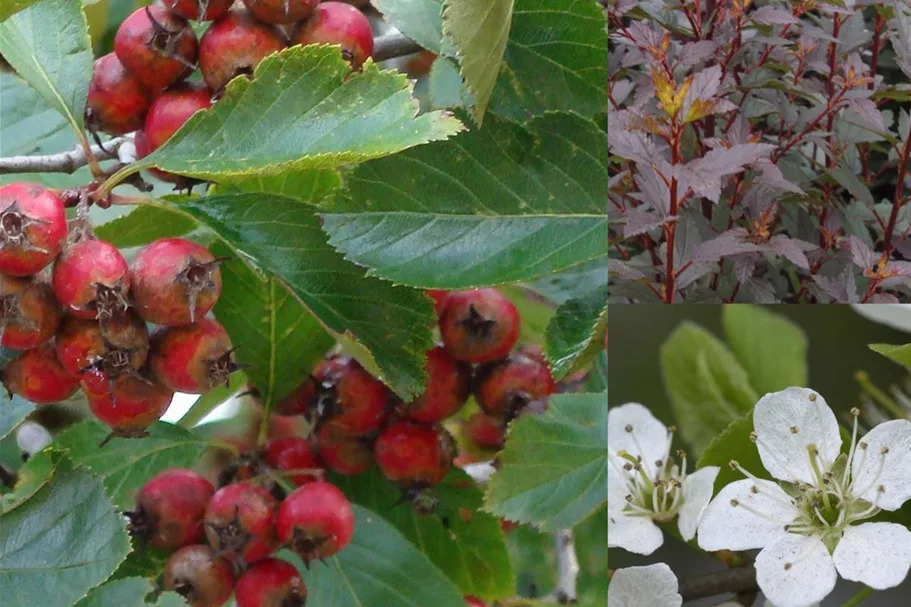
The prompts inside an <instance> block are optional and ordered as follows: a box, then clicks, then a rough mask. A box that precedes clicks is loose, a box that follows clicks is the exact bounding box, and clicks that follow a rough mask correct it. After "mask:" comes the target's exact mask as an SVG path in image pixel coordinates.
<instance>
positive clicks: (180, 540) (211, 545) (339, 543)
mask: <svg viewBox="0 0 911 607" xmlns="http://www.w3.org/2000/svg"><path fill="white" fill-rule="evenodd" d="M127 516H128V517H129V519H130V531H131V533H132V534H133V535H134V536H135V537H137V538H139V539H140V540H141V541H143V542H144V543H145V544H147V545H149V546H152V547H155V548H159V549H162V550H168V551H174V552H173V554H171V556H170V557H169V558H168V561H167V563H166V564H165V568H164V580H163V586H164V588H165V589H167V590H174V591H176V592H178V593H179V594H181V595H182V596H184V597H185V598H186V599H187V601H188V602H189V603H190V605H192V606H193V607H219V606H220V605H222V604H224V603H225V602H226V601H227V600H228V598H229V597H230V596H231V594H232V592H233V593H234V597H235V600H236V602H237V605H238V607H266V606H269V605H282V606H284V607H293V606H294V605H304V603H305V599H306V597H307V587H306V585H305V584H304V581H303V580H302V579H301V576H300V574H299V573H298V571H297V569H296V568H295V567H294V566H293V565H291V564H290V563H288V562H286V561H283V560H279V559H276V558H273V557H272V556H271V555H272V554H273V553H274V552H276V551H277V550H278V549H279V548H280V547H282V546H285V547H287V548H289V549H290V550H292V551H293V552H295V553H296V554H297V555H298V556H299V557H300V558H301V560H303V561H304V563H305V564H308V565H309V563H310V562H311V561H313V560H316V559H324V558H327V557H329V556H332V555H333V554H336V553H337V552H338V551H340V550H341V549H342V548H344V547H345V546H346V545H347V544H348V542H350V541H351V536H352V534H353V532H354V514H353V511H352V509H351V504H350V503H349V502H348V500H347V499H346V498H345V496H344V494H343V493H342V492H341V491H340V490H339V489H338V488H336V487H335V486H334V485H331V484H329V483H325V482H318V481H317V482H312V483H308V484H305V485H303V486H301V487H299V488H298V489H296V490H295V491H293V492H291V493H290V494H288V495H287V496H286V497H284V499H282V500H281V501H279V500H277V499H276V498H275V497H274V496H273V495H272V494H271V493H269V492H268V491H266V490H265V489H263V488H262V487H260V486H259V485H257V484H255V483H253V482H246V481H244V482H237V483H231V484H229V485H226V486H224V487H222V488H221V489H219V490H217V491H216V490H215V488H214V487H213V486H212V484H211V483H210V482H209V481H208V480H206V479H205V478H204V477H202V476H200V475H198V474H197V473H195V472H193V471H191V470H184V469H179V468H172V469H169V470H165V471H164V472H161V473H160V474H158V475H157V476H155V477H153V478H152V479H151V480H149V481H148V482H147V483H146V484H145V485H144V486H143V487H142V489H140V491H139V493H138V494H137V498H136V509H135V510H134V511H132V512H128V513H127ZM203 540H205V541H207V542H208V543H207V544H203V543H202V542H203Z"/></svg>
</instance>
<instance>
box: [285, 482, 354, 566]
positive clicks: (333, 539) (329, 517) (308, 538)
mask: <svg viewBox="0 0 911 607" xmlns="http://www.w3.org/2000/svg"><path fill="white" fill-rule="evenodd" d="M276 533H277V534H278V540H279V541H280V542H281V543H282V544H285V545H287V546H288V547H289V548H290V549H291V550H292V551H293V552H294V553H295V554H297V556H299V557H300V558H301V560H303V561H304V563H308V564H309V563H310V561H313V560H315V559H324V558H327V557H330V556H332V555H333V554H335V553H337V552H338V551H339V550H341V549H342V548H344V547H345V546H347V545H348V542H350V541H351V535H352V534H353V533H354V512H353V510H352V509H351V504H350V502H348V498H346V497H345V494H344V493H342V492H341V491H340V490H339V489H338V487H336V486H335V485H332V484H330V483H324V482H317V483H309V484H306V485H304V486H302V487H298V488H297V489H295V490H294V491H293V492H291V493H290V494H289V495H288V497H286V498H285V500H284V501H283V502H282V503H281V506H279V509H278V519H277V523H276Z"/></svg>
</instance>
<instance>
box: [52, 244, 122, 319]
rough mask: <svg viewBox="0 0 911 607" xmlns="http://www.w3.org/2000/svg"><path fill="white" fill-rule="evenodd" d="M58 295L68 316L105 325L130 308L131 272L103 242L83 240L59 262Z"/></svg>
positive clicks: (56, 275)
mask: <svg viewBox="0 0 911 607" xmlns="http://www.w3.org/2000/svg"><path fill="white" fill-rule="evenodd" d="M53 285H54V293H55V294H56V295H57V299H58V300H60V303H61V304H63V306H64V307H65V308H66V310H67V312H69V313H70V314H71V315H73V316H75V317H77V318H89V319H98V320H100V321H102V322H105V321H108V320H111V319H114V318H115V317H118V316H121V315H124V314H126V312H127V310H129V308H130V303H129V299H128V297H127V294H128V292H129V290H130V269H129V266H127V262H126V260H125V259H124V258H123V255H121V253H120V251H119V250H118V249H117V247H115V246H114V245H112V244H111V243H109V242H105V241H103V240H83V241H81V242H77V243H75V244H72V245H70V246H68V247H67V248H66V249H64V251H63V253H61V255H60V257H58V258H57V262H56V263H55V264H54V275H53Z"/></svg>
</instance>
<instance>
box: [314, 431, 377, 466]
mask: <svg viewBox="0 0 911 607" xmlns="http://www.w3.org/2000/svg"><path fill="white" fill-rule="evenodd" d="M316 446H317V451H318V453H319V458H320V460H322V462H323V463H324V464H325V465H326V467H327V468H329V469H330V470H332V471H333V472H337V473H338V474H345V475H352V474H361V473H362V472H366V471H367V470H370V468H372V467H373V443H372V441H369V440H367V439H366V438H365V437H362V436H351V435H349V434H347V433H346V432H343V431H342V430H340V429H339V428H338V427H336V426H335V424H332V423H331V422H330V423H328V424H323V425H322V426H321V427H320V429H319V431H317V433H316Z"/></svg>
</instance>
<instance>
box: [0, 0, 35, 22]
mask: <svg viewBox="0 0 911 607" xmlns="http://www.w3.org/2000/svg"><path fill="white" fill-rule="evenodd" d="M37 1H38V0H4V1H3V4H2V5H0V21H6V20H7V19H9V18H10V17H11V16H12V15H15V14H16V13H18V12H19V11H21V10H24V9H26V8H28V7H29V6H31V5H32V4H34V3H35V2H37Z"/></svg>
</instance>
